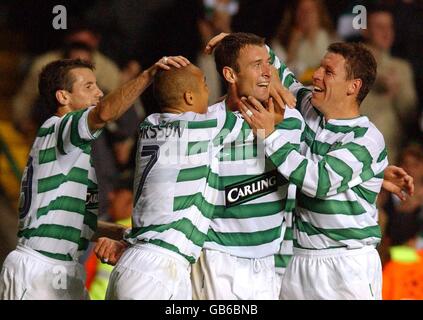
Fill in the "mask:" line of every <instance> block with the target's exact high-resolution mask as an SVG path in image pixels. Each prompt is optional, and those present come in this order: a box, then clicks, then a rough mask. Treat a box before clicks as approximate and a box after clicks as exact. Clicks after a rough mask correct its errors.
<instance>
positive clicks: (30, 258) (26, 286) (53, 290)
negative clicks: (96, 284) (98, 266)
mask: <svg viewBox="0 0 423 320" xmlns="http://www.w3.org/2000/svg"><path fill="white" fill-rule="evenodd" d="M88 299H89V296H88V293H87V290H86V289H85V270H84V267H83V266H82V265H81V264H80V263H78V262H75V261H60V260H56V259H52V258H49V257H46V256H44V255H42V254H41V253H38V252H37V251H35V250H33V249H31V248H28V247H25V246H21V245H18V247H17V248H16V249H15V250H13V251H12V252H11V253H9V255H8V256H7V258H6V260H5V261H4V264H3V267H2V270H1V275H0V300H88Z"/></svg>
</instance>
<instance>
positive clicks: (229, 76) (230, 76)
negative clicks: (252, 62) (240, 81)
mask: <svg viewBox="0 0 423 320" xmlns="http://www.w3.org/2000/svg"><path fill="white" fill-rule="evenodd" d="M223 77H224V78H225V80H226V81H227V82H229V83H235V81H236V73H235V70H234V69H232V68H231V67H223Z"/></svg>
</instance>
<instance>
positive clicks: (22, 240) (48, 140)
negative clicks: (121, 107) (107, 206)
mask: <svg viewBox="0 0 423 320" xmlns="http://www.w3.org/2000/svg"><path fill="white" fill-rule="evenodd" d="M90 109H91V108H88V109H83V110H79V111H75V112H70V113H68V114H66V115H65V116H63V117H57V116H53V117H51V118H49V119H48V120H47V121H45V122H44V124H43V125H42V126H41V128H40V129H39V130H38V133H37V137H36V139H35V141H34V144H33V146H32V149H31V152H30V154H29V158H28V162H27V165H26V168H25V170H24V174H23V178H22V182H21V191H20V201H19V231H18V238H19V239H18V243H19V244H22V245H25V246H28V247H30V248H32V249H34V250H36V251H38V252H39V253H41V254H44V255H46V256H48V257H50V258H54V259H58V260H64V261H71V260H77V259H78V257H79V256H80V255H81V254H82V253H83V252H84V251H85V250H86V249H87V247H88V243H89V240H90V239H91V237H92V235H93V233H94V231H95V229H96V227H97V209H98V191H97V189H98V188H97V179H96V175H95V171H94V168H93V166H92V164H91V158H90V151H91V142H92V141H93V140H94V139H95V138H97V137H98V136H99V134H100V132H101V131H96V132H95V133H94V134H92V133H91V132H90V130H89V127H88V122H87V117H88V114H89V110H90Z"/></svg>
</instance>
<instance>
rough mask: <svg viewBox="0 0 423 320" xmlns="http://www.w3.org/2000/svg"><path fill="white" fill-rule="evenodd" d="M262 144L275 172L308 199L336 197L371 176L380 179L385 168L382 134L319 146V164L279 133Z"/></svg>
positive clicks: (385, 160) (274, 133)
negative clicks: (320, 157)
mask: <svg viewBox="0 0 423 320" xmlns="http://www.w3.org/2000/svg"><path fill="white" fill-rule="evenodd" d="M264 143H265V150H266V154H267V156H268V157H269V159H270V160H271V161H272V162H273V164H274V165H275V166H276V167H277V168H278V171H279V172H280V173H281V174H282V175H283V176H284V177H285V178H286V179H288V180H289V181H290V182H292V183H294V184H295V185H296V186H297V187H298V188H299V189H300V190H301V191H302V192H303V193H304V194H306V195H308V196H311V197H320V198H322V197H327V196H331V195H335V194H338V193H341V192H344V191H345V190H347V189H349V188H352V187H354V186H357V185H359V184H361V183H362V182H365V181H368V180H370V179H371V178H373V177H377V178H382V177H383V170H384V169H385V168H386V166H387V165H388V162H387V157H386V149H385V143H384V141H383V137H382V136H381V135H380V136H376V137H370V136H366V135H365V136H362V137H359V138H356V139H354V140H353V141H350V142H347V143H345V144H342V143H339V144H338V145H335V147H333V146H330V145H326V144H322V145H320V149H321V150H317V152H318V153H320V154H322V155H323V158H322V159H321V160H320V161H313V160H311V159H308V158H306V157H304V156H302V155H301V154H300V153H299V152H298V151H297V150H296V148H295V146H294V145H293V144H292V143H291V141H290V140H288V139H287V138H286V137H284V136H283V135H282V134H281V133H280V132H278V131H275V132H273V133H272V134H271V135H270V136H269V137H267V138H266V139H265V141H264ZM332 148H333V150H332Z"/></svg>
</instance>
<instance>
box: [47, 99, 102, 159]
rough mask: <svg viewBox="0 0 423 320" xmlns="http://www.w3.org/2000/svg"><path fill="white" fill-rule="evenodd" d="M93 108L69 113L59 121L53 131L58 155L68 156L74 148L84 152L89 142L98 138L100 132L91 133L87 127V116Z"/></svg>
mask: <svg viewBox="0 0 423 320" xmlns="http://www.w3.org/2000/svg"><path fill="white" fill-rule="evenodd" d="M93 108H94V107H90V108H88V109H82V110H78V111H74V112H69V113H67V114H66V115H65V116H64V117H62V118H61V119H60V121H59V122H58V123H57V125H56V130H55V132H56V134H57V149H58V151H59V153H61V154H68V153H70V152H72V151H73V150H74V149H75V148H80V149H82V150H85V147H86V146H87V145H88V144H89V143H90V142H91V141H93V140H95V139H96V138H98V136H99V135H100V134H101V132H102V130H97V131H95V132H94V133H92V132H91V131H90V128H89V127H88V114H89V112H90V110H92V109H93Z"/></svg>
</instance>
